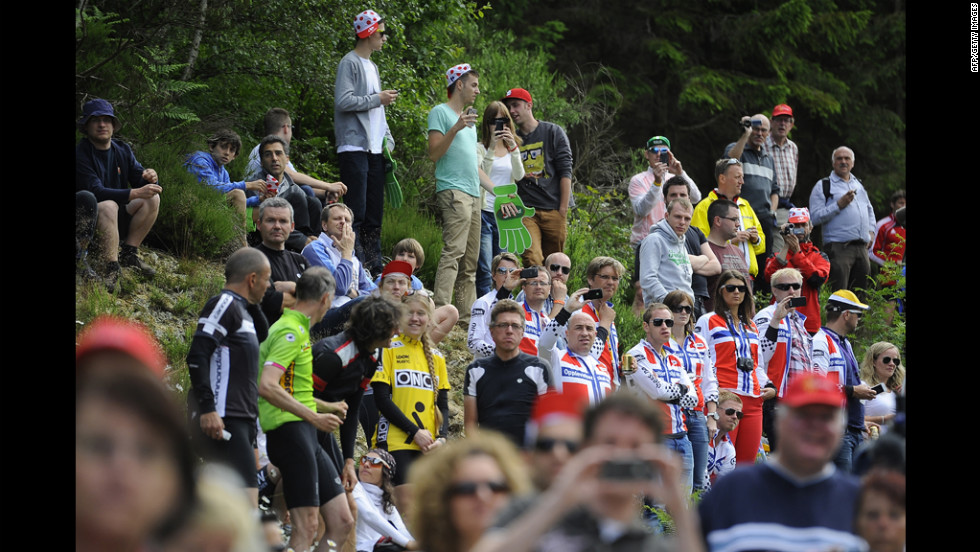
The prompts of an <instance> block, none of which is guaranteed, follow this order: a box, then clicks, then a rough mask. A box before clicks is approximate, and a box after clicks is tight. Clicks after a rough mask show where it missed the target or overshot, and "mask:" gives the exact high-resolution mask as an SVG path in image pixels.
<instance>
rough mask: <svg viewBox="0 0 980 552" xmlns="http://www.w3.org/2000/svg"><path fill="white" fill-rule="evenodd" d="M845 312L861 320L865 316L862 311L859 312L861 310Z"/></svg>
mask: <svg viewBox="0 0 980 552" xmlns="http://www.w3.org/2000/svg"><path fill="white" fill-rule="evenodd" d="M844 312H849V313H851V314H853V315H855V316H857V317H858V318H861V317H862V316H864V313H863V312H861V311H859V310H846V311H844Z"/></svg>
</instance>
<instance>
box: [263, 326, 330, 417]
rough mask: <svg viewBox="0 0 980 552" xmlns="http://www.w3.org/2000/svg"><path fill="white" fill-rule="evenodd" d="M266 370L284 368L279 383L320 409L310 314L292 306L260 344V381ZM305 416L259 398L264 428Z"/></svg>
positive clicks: (290, 392) (303, 400)
mask: <svg viewBox="0 0 980 552" xmlns="http://www.w3.org/2000/svg"><path fill="white" fill-rule="evenodd" d="M266 369H269V370H281V371H282V376H281V377H280V378H279V385H280V387H282V388H283V389H285V390H286V392H287V393H289V394H290V395H292V396H293V398H295V399H296V400H298V401H299V402H301V403H303V404H304V405H306V406H308V407H310V410H314V411H315V410H316V403H315V402H314V401H313V344H312V343H311V342H310V317H308V316H306V315H305V314H303V313H301V312H298V311H294V310H292V309H283V313H282V316H281V317H280V318H279V320H277V321H276V323H275V324H273V325H272V327H271V328H269V337H267V338H266V340H265V341H263V342H262V345H261V346H260V347H259V380H260V381H261V380H262V372H263V371H264V370H266ZM299 421H302V419H301V418H299V417H297V416H296V415H295V414H292V413H291V412H287V411H286V410H283V409H282V408H279V407H278V406H273V405H272V404H270V403H269V401H267V400H265V399H264V398H262V397H261V396H260V397H259V423H260V424H261V425H262V431H271V430H273V429H276V428H277V427H279V426H281V425H282V424H284V423H286V422H299Z"/></svg>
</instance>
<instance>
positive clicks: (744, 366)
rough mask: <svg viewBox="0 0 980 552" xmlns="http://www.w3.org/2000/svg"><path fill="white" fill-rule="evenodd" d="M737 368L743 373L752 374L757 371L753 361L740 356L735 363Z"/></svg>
mask: <svg viewBox="0 0 980 552" xmlns="http://www.w3.org/2000/svg"><path fill="white" fill-rule="evenodd" d="M735 367H736V368H738V369H739V370H741V371H743V372H751V371H752V370H754V369H755V363H753V362H752V359H751V358H749V357H743V356H740V357H738V359H737V360H736V361H735Z"/></svg>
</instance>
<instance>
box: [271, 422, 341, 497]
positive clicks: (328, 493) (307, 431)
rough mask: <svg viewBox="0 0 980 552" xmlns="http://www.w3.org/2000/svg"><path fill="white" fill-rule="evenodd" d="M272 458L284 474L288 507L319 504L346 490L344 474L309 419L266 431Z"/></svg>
mask: <svg viewBox="0 0 980 552" xmlns="http://www.w3.org/2000/svg"><path fill="white" fill-rule="evenodd" d="M266 448H267V449H268V451H269V461H270V462H272V463H273V464H275V466H276V467H277V468H279V472H280V473H282V488H283V495H284V497H285V499H286V508H287V509H289V510H292V509H293V508H302V507H309V506H312V507H319V506H322V505H324V504H326V503H327V502H329V501H330V499H332V498H334V497H336V496H337V495H339V494H341V493H343V492H344V487H343V485H342V484H341V482H340V475H339V473H338V472H337V469H336V468H335V467H334V465H333V463H332V462H330V460H329V458H328V457H327V455H326V453H325V452H324V451H323V448H322V447H320V445H319V443H317V439H316V428H314V427H313V426H312V425H310V424H309V423H307V422H286V423H284V424H282V425H281V426H279V427H277V428H276V429H273V430H272V431H269V432H267V433H266Z"/></svg>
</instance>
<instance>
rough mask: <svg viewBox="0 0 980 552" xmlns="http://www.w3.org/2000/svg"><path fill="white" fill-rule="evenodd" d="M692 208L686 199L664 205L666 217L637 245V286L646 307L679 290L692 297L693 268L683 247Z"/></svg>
mask: <svg viewBox="0 0 980 552" xmlns="http://www.w3.org/2000/svg"><path fill="white" fill-rule="evenodd" d="M693 214H694V206H693V205H691V201H690V200H689V199H687V198H683V197H681V198H677V199H673V200H671V202H670V203H669V204H667V217H666V218H664V219H663V220H662V221H660V222H658V223H657V224H655V225H654V226H653V228H651V229H650V235H648V236H647V237H645V238H643V241H642V242H640V286H642V288H643V301H644V303H645V304H646V305H649V304H651V303H659V302H661V301H663V298H664V296H666V295H667V294H668V293H669V292H671V291H674V290H675V289H679V290H681V291H683V292H685V293H687V294H688V295H689V296H691V297H694V290H693V289H692V288H691V277H692V276H693V274H694V267H693V265H692V264H691V259H690V257H688V253H687V248H686V247H685V245H684V235H685V233H686V232H687V229H688V227H690V226H691V216H692V215H693Z"/></svg>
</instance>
